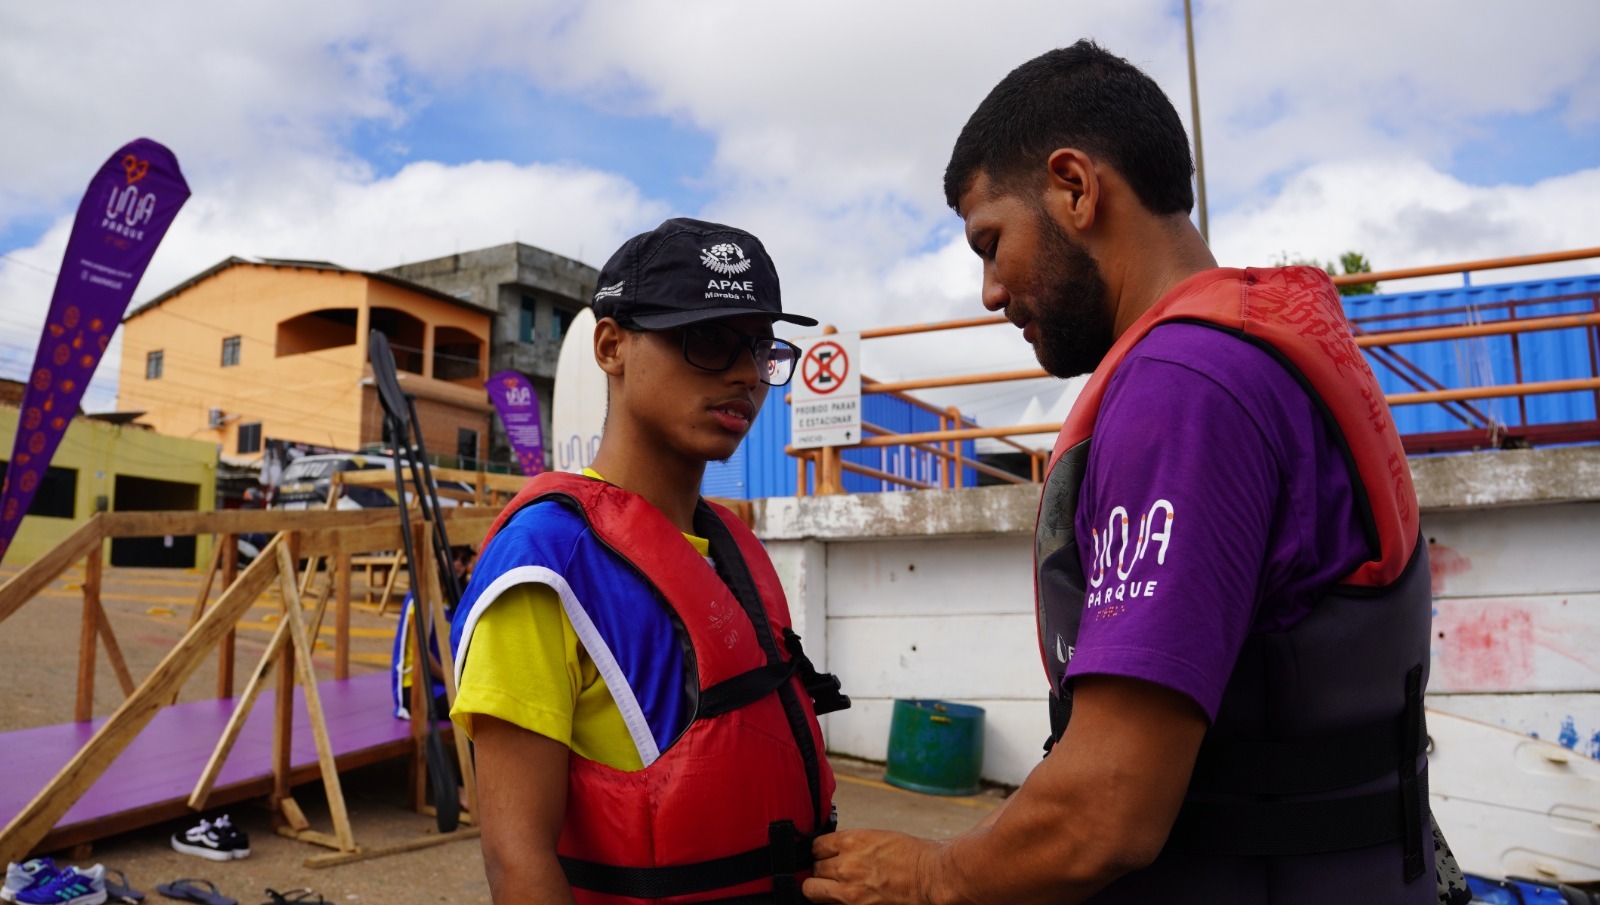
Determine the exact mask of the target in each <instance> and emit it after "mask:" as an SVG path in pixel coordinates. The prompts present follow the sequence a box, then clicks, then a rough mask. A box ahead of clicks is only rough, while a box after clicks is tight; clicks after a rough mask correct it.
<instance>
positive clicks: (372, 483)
mask: <svg viewBox="0 0 1600 905" xmlns="http://www.w3.org/2000/svg"><path fill="white" fill-rule="evenodd" d="M429 470H430V471H431V472H433V479H434V480H435V481H459V482H460V483H462V484H468V485H471V486H472V487H476V488H481V489H484V490H493V491H498V492H501V493H511V494H514V493H516V492H517V491H519V490H521V489H522V488H523V486H524V485H526V484H527V483H528V478H527V477H525V476H524V475H515V474H491V473H488V472H482V471H466V470H464V469H460V468H430V469H429ZM339 477H340V480H342V481H344V483H346V484H349V485H352V486H361V487H377V488H379V489H388V490H393V489H394V472H392V471H379V470H376V469H373V470H370V471H345V472H340V475H339ZM441 493H442V490H441Z"/></svg>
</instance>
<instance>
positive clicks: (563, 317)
mask: <svg viewBox="0 0 1600 905" xmlns="http://www.w3.org/2000/svg"><path fill="white" fill-rule="evenodd" d="M576 318H577V315H576V314H573V313H572V312H571V311H566V310H563V309H561V308H551V309H550V340H551V341H552V342H554V343H558V344H559V343H560V342H561V339H562V337H564V336H566V335H567V330H569V329H571V327H572V321H573V320H574V319H576Z"/></svg>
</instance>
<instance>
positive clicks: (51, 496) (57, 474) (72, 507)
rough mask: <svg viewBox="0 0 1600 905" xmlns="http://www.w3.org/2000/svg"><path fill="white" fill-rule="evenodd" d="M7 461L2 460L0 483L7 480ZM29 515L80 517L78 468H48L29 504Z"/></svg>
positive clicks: (0, 464) (0, 463)
mask: <svg viewBox="0 0 1600 905" xmlns="http://www.w3.org/2000/svg"><path fill="white" fill-rule="evenodd" d="M6 465H7V463H5V462H0V484H3V483H5V480H6ZM28 515H42V516H44V517H45V518H77V517H78V470H77V469H76V468H55V467H53V466H52V467H50V468H46V469H45V471H44V478H43V479H41V480H40V481H39V489H38V490H37V491H36V492H35V493H34V496H33V502H32V503H29V504H28Z"/></svg>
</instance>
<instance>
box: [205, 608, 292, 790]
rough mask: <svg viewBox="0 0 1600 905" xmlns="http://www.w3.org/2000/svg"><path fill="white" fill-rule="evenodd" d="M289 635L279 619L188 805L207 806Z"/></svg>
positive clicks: (284, 624) (287, 628)
mask: <svg viewBox="0 0 1600 905" xmlns="http://www.w3.org/2000/svg"><path fill="white" fill-rule="evenodd" d="M288 637H289V623H288V621H287V620H285V621H283V622H280V623H278V630H277V631H275V632H273V633H272V640H271V641H268V642H267V649H266V650H265V651H263V652H262V654H261V661H260V662H259V663H257V664H256V671H255V672H254V673H252V674H251V675H250V681H249V682H248V683H246V684H245V686H244V694H243V695H241V696H240V698H239V702H238V703H237V704H236V705H234V708H233V713H232V714H231V715H230V716H229V717H228V724H227V725H226V726H225V727H223V730H222V737H221V738H219V739H217V747H216V748H215V749H213V750H212V752H211V759H210V760H208V761H206V765H205V768H204V769H203V770H201V771H200V779H199V780H198V781H197V782H196V783H195V784H194V791H193V792H191V793H190V794H189V807H191V808H193V809H194V810H196V811H203V810H205V808H206V800H207V799H208V798H210V797H211V789H212V787H213V786H214V785H215V784H216V782H217V774H218V773H220V772H222V765H223V764H224V763H226V762H227V760H228V754H229V753H230V752H232V751H233V743H234V742H236V741H238V740H239V732H240V731H241V730H243V729H244V721H245V720H246V719H248V718H249V716H250V709H251V708H252V707H254V706H255V703H256V698H257V697H258V696H259V695H260V694H261V689H262V688H263V687H265V686H266V684H267V675H268V674H269V673H271V672H272V663H273V661H274V660H275V659H276V658H277V656H278V653H279V651H280V650H281V649H282V648H283V643H284V641H286V640H288Z"/></svg>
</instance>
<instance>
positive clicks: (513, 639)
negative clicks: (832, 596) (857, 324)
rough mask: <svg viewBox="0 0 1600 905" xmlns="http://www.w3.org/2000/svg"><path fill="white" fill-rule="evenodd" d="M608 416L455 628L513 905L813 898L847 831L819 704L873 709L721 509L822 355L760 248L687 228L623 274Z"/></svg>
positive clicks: (497, 538)
mask: <svg viewBox="0 0 1600 905" xmlns="http://www.w3.org/2000/svg"><path fill="white" fill-rule="evenodd" d="M594 310H595V314H596V316H597V317H598V318H599V322H598V324H597V325H596V327H595V335H594V354H595V360H596V362H597V363H598V364H599V365H600V367H601V368H602V369H603V370H604V371H605V372H606V374H607V376H608V390H609V400H608V403H609V404H608V410H607V417H606V429H605V434H604V437H603V438H602V440H601V446H600V450H599V453H598V454H597V456H596V457H595V461H594V463H593V467H592V468H587V469H584V474H583V475H582V476H579V475H570V474H559V473H547V474H544V475H540V476H538V477H536V478H534V479H532V480H531V481H529V483H528V486H527V487H526V488H525V489H524V490H523V491H522V492H521V493H520V494H518V495H517V498H516V499H514V500H513V501H512V502H511V504H510V505H508V506H507V507H506V510H505V512H503V513H502V514H501V516H500V518H499V520H497V522H496V523H495V525H494V527H493V528H491V529H490V532H489V537H488V538H487V539H486V540H485V545H484V547H483V548H482V550H481V552H480V554H479V559H478V566H477V569H476V570H475V572H474V574H473V579H472V582H471V584H470V585H469V586H468V588H467V591H466V593H465V595H464V597H463V600H462V603H461V605H460V606H459V607H458V608H457V611H456V616H455V620H454V622H453V624H452V627H451V635H452V644H453V645H454V646H455V650H456V663H457V667H456V668H457V669H458V670H459V673H460V675H459V687H460V695H459V697H458V698H457V701H456V705H455V708H454V710H453V711H452V713H451V716H452V718H453V719H454V720H455V722H456V724H457V726H458V727H459V728H460V729H461V730H462V731H465V732H467V733H469V734H470V735H471V736H472V739H473V741H474V742H475V743H476V752H477V754H476V760H477V770H478V782H479V790H480V791H479V800H480V809H481V810H482V815H481V817H482V825H483V852H484V861H485V864H486V867H487V870H488V875H489V883H490V887H491V889H492V890H493V892H494V897H495V900H496V901H501V902H505V901H537V902H579V903H591V902H593V903H598V902H609V901H617V900H618V899H622V898H626V899H629V900H630V901H631V900H634V899H637V898H646V899H649V898H661V897H667V896H682V895H688V894H694V893H706V892H715V893H716V896H715V898H717V899H724V898H740V897H744V896H761V897H763V898H762V899H761V901H776V902H800V901H803V900H802V899H801V898H800V895H799V884H800V881H801V880H803V879H804V877H805V876H807V875H808V869H809V866H810V854H809V852H810V842H811V840H812V839H814V838H815V837H816V836H817V835H819V834H821V833H824V832H828V831H829V830H831V828H832V797H833V788H834V784H833V774H832V771H831V770H830V769H829V767H828V763H827V760H826V758H825V757H824V755H823V745H822V737H821V731H820V729H819V727H818V725H817V720H816V714H817V713H825V712H828V711H829V710H831V709H838V708H840V707H843V706H848V703H849V701H848V699H847V698H844V697H843V696H842V695H840V694H838V683H837V681H836V680H833V679H832V677H831V676H822V675H818V674H817V673H816V672H815V671H814V670H813V669H812V668H811V664H810V662H809V661H808V660H806V658H805V656H804V654H803V652H802V651H801V648H800V644H799V638H798V636H796V635H795V634H794V633H793V631H791V630H790V628H789V624H790V619H789V612H788V606H787V603H786V602H785V600H784V597H783V590H782V588H781V587H780V586H779V584H778V580H777V576H776V574H775V573H774V572H773V569H772V565H771V563H770V562H769V561H768V559H767V557H766V554H765V553H764V552H763V551H762V548H761V545H760V543H759V541H757V540H756V539H755V536H754V535H753V534H751V533H750V531H749V530H748V529H747V528H746V527H745V526H744V525H743V524H742V523H740V522H739V521H738V519H737V518H736V517H734V516H733V515H732V514H731V513H729V512H728V511H727V510H725V509H723V508H721V507H718V506H714V505H711V504H708V503H707V502H706V501H705V500H703V499H701V498H700V483H701V479H702V477H703V475H704V472H705V466H706V463H707V462H710V461H713V460H721V459H726V458H728V457H729V456H731V455H733V453H734V452H735V451H736V450H737V449H738V446H739V442H740V441H741V440H743V439H744V435H745V434H746V433H747V432H748V431H749V429H750V425H751V423H752V422H753V421H754V420H755V417H756V414H757V413H758V412H759V411H760V409H761V404H762V402H764V401H765V399H766V396H767V393H768V390H769V388H770V387H773V386H780V387H781V386H783V385H784V384H786V383H787V382H788V380H789V378H790V376H791V374H792V372H793V369H794V365H795V362H796V358H797V350H796V348H795V347H794V346H793V345H791V344H790V343H787V342H785V341H783V340H780V339H776V338H774V337H773V335H772V324H773V322H774V321H776V320H785V321H789V322H791V323H797V324H802V325H806V326H811V325H814V324H815V323H816V321H814V320H812V319H810V318H806V317H800V316H797V315H792V314H785V313H784V312H783V308H782V305H781V302H780V297H779V288H778V275H777V272H776V270H775V269H774V267H773V265H772V261H771V259H770V258H768V256H767V254H766V250H765V249H764V248H763V247H762V245H761V242H760V240H758V239H756V237H755V236H752V235H750V234H749V233H747V232H744V231H742V230H738V229H734V228H732V227H727V226H722V225H718V224H714V223H705V222H702V221H697V220H687V219H679V220H669V221H667V222H665V223H663V224H661V226H659V227H657V228H656V229H655V230H652V231H651V232H648V233H644V234H642V235H639V236H635V237H634V238H633V239H630V240H629V241H628V242H627V243H625V244H624V245H623V246H622V248H621V249H619V250H618V251H617V252H616V254H614V255H613V256H612V257H611V260H610V261H609V262H607V263H606V266H605V268H604V269H603V270H602V271H601V272H600V281H599V289H598V291H597V292H596V293H595V297H594Z"/></svg>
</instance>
